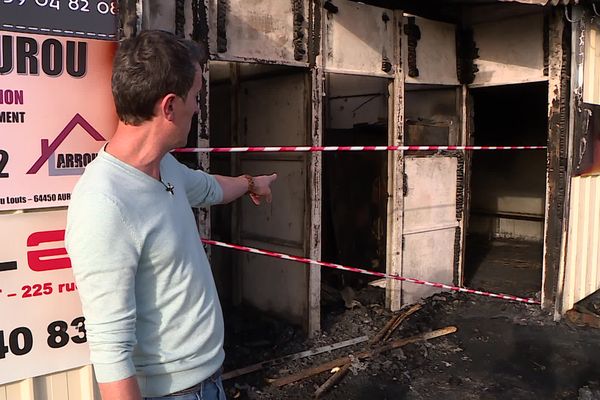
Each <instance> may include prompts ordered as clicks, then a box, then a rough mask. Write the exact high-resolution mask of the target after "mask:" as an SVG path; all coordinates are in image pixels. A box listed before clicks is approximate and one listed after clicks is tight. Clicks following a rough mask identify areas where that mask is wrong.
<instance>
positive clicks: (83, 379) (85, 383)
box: [0, 365, 100, 400]
mask: <svg viewBox="0 0 600 400" xmlns="http://www.w3.org/2000/svg"><path fill="white" fill-rule="evenodd" d="M0 400H100V394H99V392H98V386H97V385H96V382H95V380H94V373H93V370H92V367H91V366H89V365H88V366H85V367H81V368H77V369H72V370H69V371H64V372H57V373H54V374H50V375H44V376H38V377H35V378H30V379H25V380H23V381H19V382H14V383H9V384H7V385H3V386H0Z"/></svg>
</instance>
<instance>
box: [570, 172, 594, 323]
mask: <svg viewBox="0 0 600 400" xmlns="http://www.w3.org/2000/svg"><path fill="white" fill-rule="evenodd" d="M569 213H570V215H569V236H568V239H567V240H568V241H567V257H566V264H565V270H564V284H563V293H562V310H563V312H565V311H567V310H570V309H571V308H573V305H574V304H575V303H576V302H578V301H579V300H582V299H583V298H585V297H586V296H588V295H590V294H592V293H594V292H595V291H596V290H598V289H599V288H600V274H599V273H598V267H599V265H600V251H599V247H600V176H589V177H575V178H573V179H572V186H571V201H570V205H569Z"/></svg>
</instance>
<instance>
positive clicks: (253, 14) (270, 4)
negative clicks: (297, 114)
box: [209, 0, 308, 65]
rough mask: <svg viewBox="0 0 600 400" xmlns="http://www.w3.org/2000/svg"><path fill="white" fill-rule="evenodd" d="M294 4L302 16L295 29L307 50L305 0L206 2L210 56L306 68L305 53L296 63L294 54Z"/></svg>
mask: <svg viewBox="0 0 600 400" xmlns="http://www.w3.org/2000/svg"><path fill="white" fill-rule="evenodd" d="M294 4H295V5H296V6H297V7H298V10H302V12H301V14H302V15H303V16H304V18H303V19H304V21H303V22H302V25H301V27H299V26H296V29H300V31H301V32H302V35H303V36H302V38H300V42H301V43H302V46H303V48H304V50H305V51H306V42H307V40H306V38H308V1H300V0H297V1H295V2H294V1H280V0H228V1H220V0H209V27H210V28H209V46H210V53H211V55H212V56H213V57H214V58H217V59H220V60H229V61H248V62H256V61H270V62H277V63H281V64H287V65H308V58H307V55H306V52H305V53H304V55H303V57H302V58H301V59H299V60H298V59H296V57H295V54H294V38H295V34H294V29H295V27H294V7H293V5H294ZM296 38H297V36H296ZM224 50H225V51H224Z"/></svg>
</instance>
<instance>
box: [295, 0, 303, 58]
mask: <svg viewBox="0 0 600 400" xmlns="http://www.w3.org/2000/svg"><path fill="white" fill-rule="evenodd" d="M292 14H293V18H294V40H293V43H294V60H296V61H302V60H304V56H306V47H305V45H304V37H305V35H304V21H305V18H304V1H303V0H292Z"/></svg>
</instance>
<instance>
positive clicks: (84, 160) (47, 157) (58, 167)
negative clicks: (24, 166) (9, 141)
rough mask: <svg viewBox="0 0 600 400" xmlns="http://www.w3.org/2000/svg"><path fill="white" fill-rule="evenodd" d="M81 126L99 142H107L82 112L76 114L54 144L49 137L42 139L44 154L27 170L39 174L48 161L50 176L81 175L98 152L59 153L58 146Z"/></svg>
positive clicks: (28, 172)
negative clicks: (50, 142)
mask: <svg viewBox="0 0 600 400" xmlns="http://www.w3.org/2000/svg"><path fill="white" fill-rule="evenodd" d="M77 126H81V127H82V128H83V130H84V131H86V133H87V134H88V135H90V136H91V137H92V138H93V139H94V140H96V141H97V142H105V141H106V139H104V137H103V136H102V135H101V134H100V133H99V132H98V131H97V130H96V129H95V128H94V127H93V126H92V125H90V123H89V122H87V121H86V120H85V118H83V117H82V116H81V115H80V114H75V116H74V117H73V119H71V121H69V123H68V124H67V126H65V128H64V129H63V130H62V131H61V132H60V133H59V134H58V136H57V137H56V139H54V141H53V142H52V144H48V143H49V141H48V139H42V140H41V144H42V155H41V156H40V158H38V160H37V161H36V162H35V163H34V164H33V165H32V167H31V168H30V169H29V171H27V174H37V172H38V171H39V170H40V168H41V167H42V165H44V163H46V162H48V174H49V175H50V176H60V175H81V174H82V173H83V170H84V168H85V166H86V165H88V164H89V163H90V162H91V161H92V160H93V159H94V158H96V155H97V153H59V152H57V150H58V148H59V147H60V145H61V144H62V142H63V141H64V140H65V139H66V138H67V136H69V134H70V133H71V132H72V131H73V129H75V127H77Z"/></svg>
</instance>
